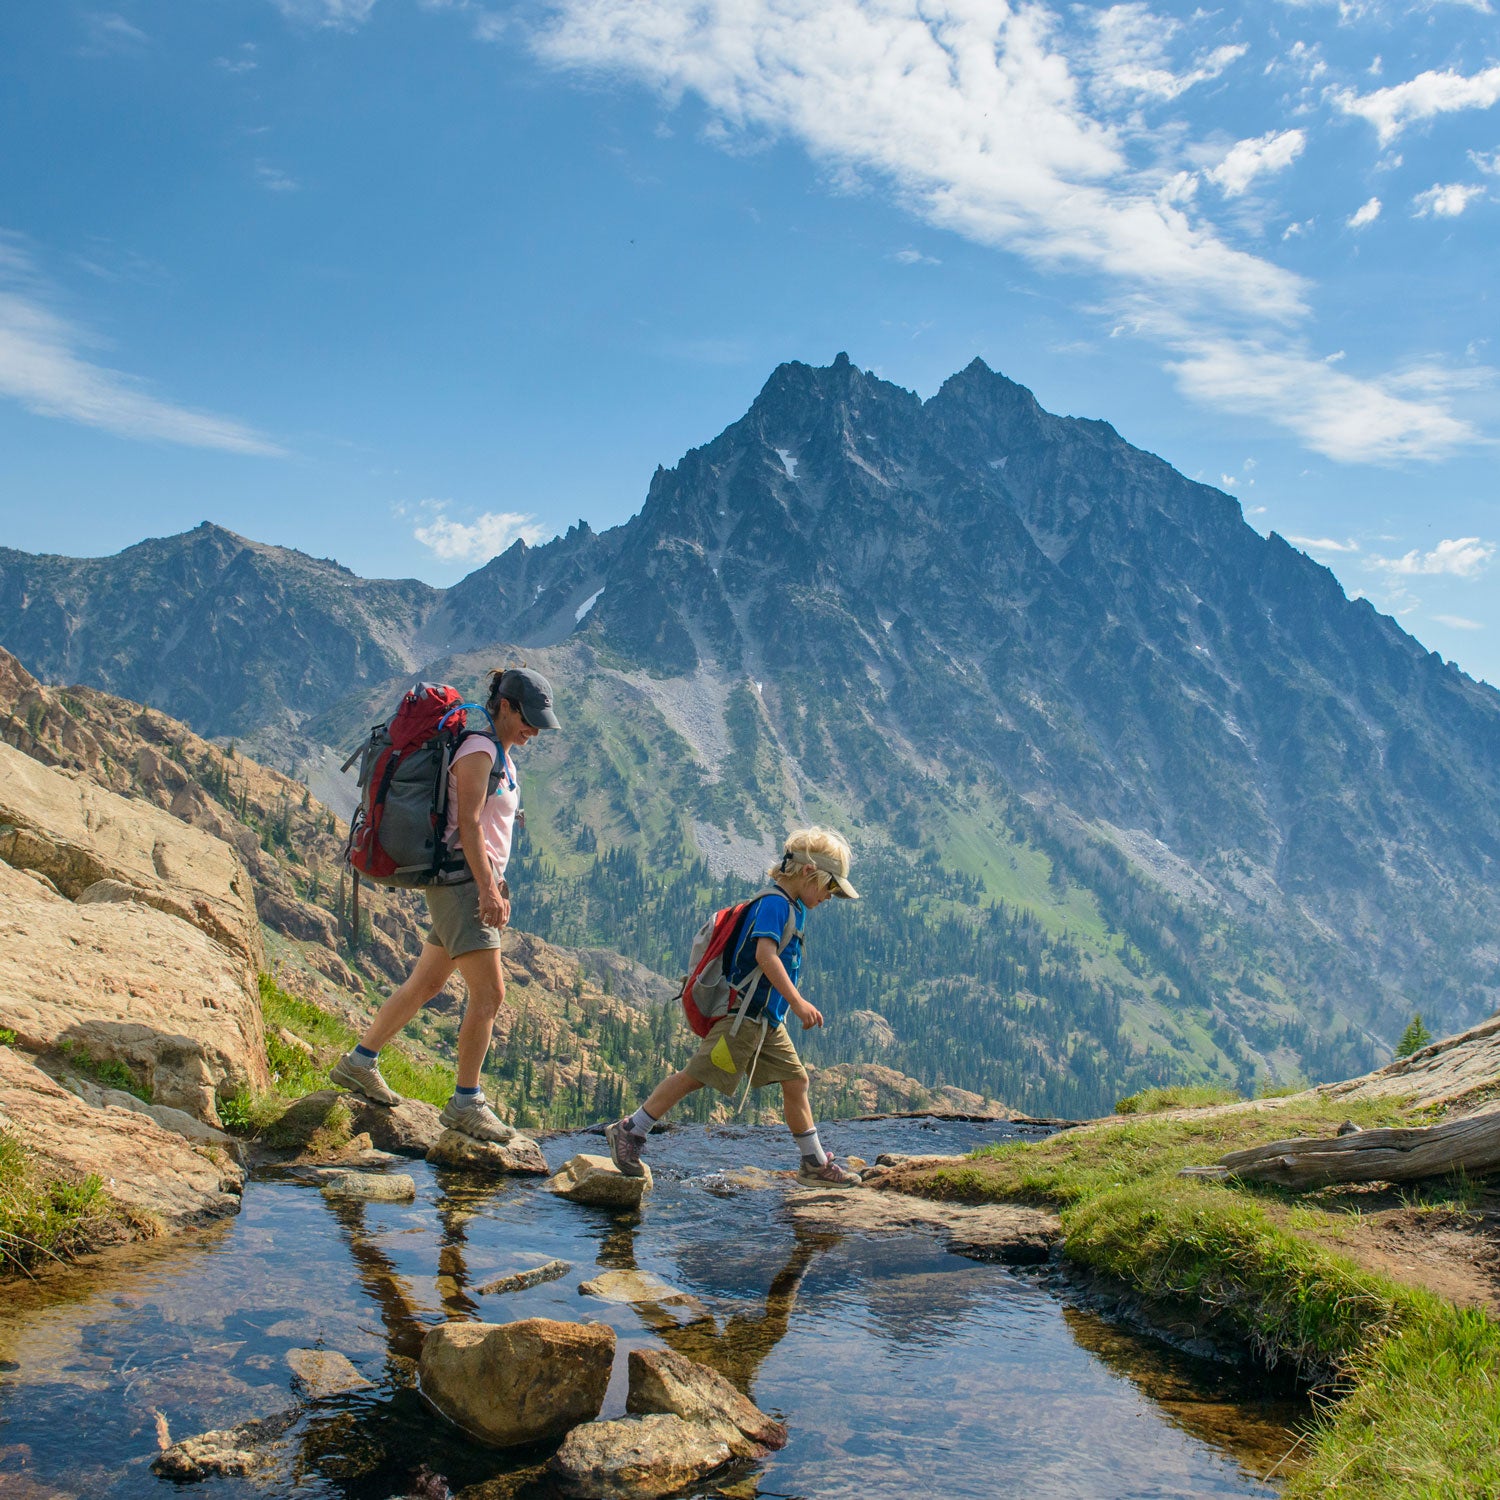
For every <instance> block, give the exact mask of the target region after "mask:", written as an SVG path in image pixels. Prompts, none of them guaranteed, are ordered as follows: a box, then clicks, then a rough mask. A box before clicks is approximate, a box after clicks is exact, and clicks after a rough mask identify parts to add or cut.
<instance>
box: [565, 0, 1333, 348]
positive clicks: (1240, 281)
mask: <svg viewBox="0 0 1500 1500" xmlns="http://www.w3.org/2000/svg"><path fill="white" fill-rule="evenodd" d="M1053 25H1054V21H1053V18H1052V17H1051V16H1050V15H1049V13H1048V12H1046V11H1044V10H1042V9H1040V8H1038V7H1029V8H1024V9H1021V8H1012V7H1010V6H1009V5H1007V4H1005V3H1003V0H998V3H994V4H980V3H978V0H948V3H947V4H927V3H925V0H922V3H919V0H887V3H885V4H883V5H880V6H869V5H862V4H859V3H857V0H741V3H736V4H733V5H731V4H728V3H723V0H720V3H710V4H702V5H693V6H683V5H679V4H674V3H670V0H554V8H553V16H552V20H551V24H550V25H548V26H547V27H546V28H545V29H544V30H543V31H542V32H540V33H539V35H538V36H537V39H536V45H537V48H538V50H539V52H540V53H541V55H542V56H543V57H545V58H547V59H549V60H550V61H552V62H553V63H555V64H557V65H559V66H565V67H572V68H578V69H583V70H587V71H592V72H602V73H613V72H624V73H626V74H629V75H631V76H634V77H636V78H639V79H641V80H643V81H645V82H647V83H648V84H651V85H652V86H654V87H655V88H657V89H658V90H660V91H661V92H662V93H663V94H665V95H666V96H667V97H668V98H669V99H676V98H678V97H680V96H681V95H682V94H683V93H686V92H689V91H691V92H693V93H696V94H698V95H699V96H700V97H701V98H703V99H704V100H705V101H706V103H707V104H708V106H709V108H710V110H711V111H712V114H713V116H714V123H715V126H716V128H717V129H718V130H719V131H720V132H723V133H724V134H725V135H726V136H727V137H729V138H736V137H739V138H743V137H745V136H747V135H751V136H753V135H754V134H755V133H757V132H763V133H767V134H769V135H771V136H780V135H791V136H794V137H797V138H798V139H800V140H801V141H802V142H803V143H804V145H805V146H806V147H807V149H808V150H809V151H810V152H811V153H812V154H813V156H814V157H816V158H817V159H818V160H819V161H820V162H822V163H824V164H826V165H829V166H831V167H833V168H834V169H836V170H840V171H845V172H852V173H854V174H856V176H860V177H862V176H863V175H864V174H867V173H868V174H874V175H876V176H877V177H880V178H883V179H885V180H886V181H888V182H889V183H890V184H891V185H892V186H893V187H894V189H895V191H896V193H897V195H898V196H899V198H900V199H901V200H902V201H903V203H904V204H905V205H906V206H907V207H908V208H909V209H911V210H912V211H913V212H914V213H916V214H917V215H918V216H920V217H921V218H923V219H924V220H926V221H927V222H928V223H931V224H935V225H937V226H939V227H941V228H944V229H948V230H951V231H954V232H956V233H959V234H962V235H964V236H966V237H967V238H969V239H972V240H975V241H978V242H979V243H982V244H986V245H991V246H994V247H997V248H1001V249H1005V250H1009V251H1011V252H1013V253H1015V254H1018V255H1021V256H1024V257H1026V258H1027V259H1029V260H1032V261H1034V262H1036V263H1037V264H1039V265H1041V266H1043V267H1046V268H1049V269H1057V270H1061V269H1070V270H1081V271H1094V272H1102V273H1104V274H1106V275H1108V276H1110V277H1114V278H1118V279H1119V280H1120V281H1121V282H1123V283H1125V284H1127V285H1131V286H1136V287H1147V288H1151V289H1153V290H1156V291H1158V292H1160V293H1161V294H1163V295H1167V296H1169V297H1170V298H1171V300H1172V302H1173V303H1174V304H1175V305H1180V304H1182V303H1183V302H1189V301H1191V302H1197V303H1199V304H1203V305H1218V306H1222V307H1228V308H1231V309H1233V310H1235V311H1237V312H1241V313H1243V312H1254V313H1255V314H1257V315H1259V316H1261V317H1270V318H1283V319H1287V318H1294V317H1297V316H1299V315H1301V313H1302V312H1303V310H1304V306H1303V285H1302V282H1301V280H1300V279H1299V278H1298V277H1296V276H1294V275H1293V274H1291V273H1290V272H1288V271H1285V270H1283V269H1282V268H1280V267H1278V266H1275V265H1273V264H1271V263H1270V262H1268V261H1265V260H1262V259H1260V258H1258V257H1256V256H1254V255H1250V254H1247V253H1245V252H1243V251H1240V250H1236V249H1234V248H1232V247H1231V246H1229V245H1228V244H1226V243H1225V242H1224V241H1223V240H1221V239H1220V238H1219V237H1218V236H1217V235H1216V234H1215V233H1214V232H1213V230H1212V229H1211V228H1209V227H1207V226H1206V225H1203V224H1201V223H1197V222H1194V221H1193V220H1191V219H1190V218H1189V217H1188V216H1187V214H1186V213H1184V212H1183V211H1182V210H1181V209H1179V208H1177V207H1175V206H1173V205H1169V204H1163V203H1161V202H1160V201H1159V200H1158V198H1157V194H1156V189H1157V187H1158V186H1159V183H1158V181H1157V180H1156V178H1155V177H1154V176H1153V175H1151V174H1149V173H1135V172H1133V171H1132V169H1131V167H1130V164H1129V162H1128V160H1127V158H1126V155H1125V152H1124V149H1123V146H1122V143H1121V140H1120V138H1119V136H1118V134H1117V133H1116V132H1115V131H1114V130H1113V129H1112V128H1111V127H1109V126H1107V125H1105V124H1103V123H1102V122H1100V121H1097V120H1095V119H1092V118H1091V117H1090V116H1089V114H1088V112H1087V111H1086V109H1085V108H1084V107H1083V104H1082V101H1081V98H1080V91H1079V86H1078V83H1077V81H1076V80H1075V78H1074V76H1073V74H1072V71H1071V70H1070V68H1069V64H1068V60H1067V58H1066V57H1065V56H1064V55H1063V54H1062V52H1061V51H1059V50H1058V49H1057V48H1056V47H1055V46H1054V45H1053V39H1052V35H1051V33H1052V29H1053Z"/></svg>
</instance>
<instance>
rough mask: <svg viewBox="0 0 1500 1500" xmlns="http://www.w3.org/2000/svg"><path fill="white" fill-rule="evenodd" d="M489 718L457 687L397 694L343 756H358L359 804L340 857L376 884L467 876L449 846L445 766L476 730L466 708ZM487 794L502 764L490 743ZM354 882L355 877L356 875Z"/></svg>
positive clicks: (459, 854)
mask: <svg viewBox="0 0 1500 1500" xmlns="http://www.w3.org/2000/svg"><path fill="white" fill-rule="evenodd" d="M471 712H477V713H479V714H482V715H483V716H484V718H485V720H486V721H487V722H488V721H489V714H488V713H487V712H486V711H485V709H484V707H483V706H482V705H481V704H478V703H466V702H464V696H463V694H462V693H460V692H459V691H458V689H457V688H452V687H449V686H448V685H447V684H446V683H441V682H419V683H418V684H417V685H416V687H414V688H412V689H411V690H410V691H409V692H408V693H407V694H406V696H405V697H404V698H403V699H402V700H401V706H400V707H399V708H398V709H397V710H396V712H395V714H394V716H393V717H392V718H391V720H390V722H389V723H388V724H377V725H375V727H374V728H373V729H372V730H371V731H370V737H369V739H368V740H367V741H366V742H365V743H364V744H363V745H361V746H360V747H359V749H358V750H356V751H355V752H354V754H353V755H351V756H350V757H349V759H348V760H346V761H345V762H344V766H343V769H344V770H346V771H347V770H348V769H349V767H350V766H352V765H353V764H354V762H355V761H356V760H357V761H359V763H360V765H359V787H360V793H361V796H360V804H359V807H358V809H357V810H356V812H355V814H354V817H353V819H352V821H351V822H350V824H349V844H348V847H347V849H346V850H345V854H344V857H345V858H346V859H347V860H348V862H349V864H350V865H351V866H352V867H353V868H354V870H355V871H356V872H357V875H363V876H364V877H365V878H366V879H368V880H372V881H374V882H375V884H377V885H394V886H424V885H453V884H457V883H458V882H460V881H464V880H468V879H470V878H472V877H471V875H470V871H469V867H468V863H467V861H466V860H465V859H464V854H463V850H462V849H449V848H448V846H447V843H446V842H445V840H444V837H443V835H444V833H445V831H446V829H447V826H448V768H449V767H450V766H451V765H452V763H453V755H454V752H455V751H456V750H457V749H458V747H459V745H460V744H462V743H463V741H464V740H466V739H469V738H470V737H471V736H473V735H476V734H484V735H488V736H489V737H490V738H493V737H494V725H493V724H492V723H491V725H490V728H489V729H470V728H469V727H468V722H469V714H470V713H471ZM496 750H497V754H496V757H495V764H494V765H493V766H492V767H491V769H490V784H489V792H488V794H487V795H490V796H493V795H494V791H495V788H496V787H497V786H498V785H499V783H500V778H501V776H502V775H503V774H505V772H504V768H505V752H504V751H503V750H501V749H500V747H499V746H498V745H497V746H496ZM356 888H357V876H356Z"/></svg>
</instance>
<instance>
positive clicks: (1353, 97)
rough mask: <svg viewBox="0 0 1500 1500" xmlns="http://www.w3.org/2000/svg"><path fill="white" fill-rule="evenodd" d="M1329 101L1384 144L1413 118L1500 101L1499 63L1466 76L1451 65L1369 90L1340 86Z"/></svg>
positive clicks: (1430, 116) (1431, 116)
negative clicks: (1362, 91)
mask: <svg viewBox="0 0 1500 1500" xmlns="http://www.w3.org/2000/svg"><path fill="white" fill-rule="evenodd" d="M1333 101H1334V103H1335V104H1337V105H1338V106H1339V108H1340V109H1342V110H1343V111H1344V113H1345V114H1350V115H1360V116H1362V117H1363V118H1364V119H1366V120H1368V121H1369V122H1370V124H1372V125H1373V126H1374V127H1375V130H1376V134H1377V135H1378V136H1379V138H1380V144H1381V145H1382V146H1385V145H1388V144H1389V143H1390V142H1391V141H1393V140H1395V138H1396V137H1397V136H1398V135H1400V134H1401V132H1402V131H1403V130H1405V129H1406V127H1407V126H1408V125H1410V124H1412V123H1413V122H1414V121H1418V120H1430V119H1432V118H1433V117H1434V116H1435V115H1441V114H1449V113H1452V112H1453V111H1454V110H1460V109H1489V108H1490V106H1491V105H1493V104H1495V103H1497V102H1500V66H1496V67H1492V68H1486V69H1485V70H1484V71H1483V72H1482V73H1475V74H1473V75H1472V76H1469V77H1465V75H1464V74H1462V73H1455V72H1453V71H1452V70H1451V69H1447V70H1445V71H1443V72H1441V73H1438V72H1434V71H1429V72H1426V73H1419V74H1418V75H1417V76H1416V77H1415V78H1413V79H1411V80H1410V82H1408V83H1397V84H1392V85H1391V87H1390V88H1385V89H1376V90H1375V91H1374V93H1371V94H1356V93H1355V92H1354V91H1353V90H1352V89H1340V90H1337V91H1336V92H1335V93H1334V95H1333Z"/></svg>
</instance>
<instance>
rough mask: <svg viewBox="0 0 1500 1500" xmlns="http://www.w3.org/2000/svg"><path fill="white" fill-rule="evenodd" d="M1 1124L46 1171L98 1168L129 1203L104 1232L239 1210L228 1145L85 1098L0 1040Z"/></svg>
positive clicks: (172, 1225)
mask: <svg viewBox="0 0 1500 1500" xmlns="http://www.w3.org/2000/svg"><path fill="white" fill-rule="evenodd" d="M0 1126H3V1127H4V1128H5V1129H8V1130H10V1131H11V1132H12V1133H13V1134H15V1135H17V1136H18V1137H19V1138H20V1140H21V1142H22V1144H23V1145H24V1146H26V1147H27V1148H28V1149H29V1150H30V1152H31V1154H32V1156H33V1158H34V1159H35V1160H36V1161H37V1162H38V1163H39V1164H40V1166H41V1167H42V1168H43V1170H44V1171H46V1172H48V1173H50V1174H53V1175H57V1176H61V1177H65V1178H72V1179H78V1178H82V1177H86V1176H88V1175H90V1174H91V1173H92V1174H97V1176H98V1177H99V1179H100V1181H101V1182H102V1183H103V1184H104V1189H105V1191H106V1192H107V1193H108V1194H109V1196H110V1197H111V1198H112V1199H114V1201H115V1202H116V1203H118V1204H119V1205H121V1207H123V1208H124V1209H125V1210H127V1214H126V1215H125V1216H124V1217H123V1218H122V1219H121V1220H119V1221H118V1222H116V1223H114V1224H112V1225H111V1226H109V1227H108V1229H107V1231H106V1233H107V1237H109V1238H116V1237H117V1238H121V1239H125V1238H131V1237H134V1236H137V1235H140V1234H150V1233H152V1232H153V1231H154V1230H155V1229H157V1228H158V1227H159V1228H162V1229H169V1230H171V1229H183V1228H187V1227H188V1226H190V1225H194V1224H200V1223H203V1222H204V1221H206V1220H211V1219H215V1218H219V1217H222V1216H223V1215H225V1214H232V1213H237V1212H238V1211H239V1206H240V1198H239V1195H240V1190H241V1188H242V1187H243V1186H244V1181H245V1176H244V1173H243V1172H242V1171H241V1170H240V1167H239V1165H238V1163H237V1162H235V1161H234V1160H233V1158H232V1157H230V1156H229V1154H228V1153H227V1152H223V1151H219V1150H217V1149H215V1148H214V1147H211V1146H208V1147H200V1146H195V1145H193V1144H192V1143H190V1142H189V1141H187V1140H185V1139H184V1138H183V1137H182V1136H181V1135H178V1134H177V1133H176V1132H174V1131H170V1130H164V1129H163V1128H162V1127H161V1126H160V1125H158V1124H157V1123H156V1121H155V1120H153V1119H151V1118H150V1116H148V1115H144V1114H138V1113H136V1112H135V1111H133V1110H128V1109H117V1108H114V1107H111V1106H105V1107H102V1108H100V1107H95V1106H91V1105H89V1104H86V1103H84V1101H83V1100H82V1099H80V1098H78V1097H77V1096H76V1095H75V1094H72V1093H69V1092H68V1090H67V1089H65V1088H63V1087H62V1086H61V1085H59V1084H57V1083H55V1082H54V1081H53V1080H52V1079H51V1078H49V1077H48V1076H47V1075H46V1074H45V1073H43V1072H42V1071H41V1069H40V1068H37V1067H35V1066H33V1064H31V1063H30V1062H28V1061H27V1060H26V1059H25V1058H24V1057H21V1056H20V1055H19V1054H18V1053H16V1052H14V1051H12V1050H11V1049H10V1048H9V1047H0Z"/></svg>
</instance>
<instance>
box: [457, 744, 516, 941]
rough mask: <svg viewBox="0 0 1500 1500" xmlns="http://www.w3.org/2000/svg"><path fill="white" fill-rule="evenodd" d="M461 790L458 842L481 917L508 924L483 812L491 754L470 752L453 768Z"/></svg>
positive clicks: (491, 922)
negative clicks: (486, 844)
mask: <svg viewBox="0 0 1500 1500" xmlns="http://www.w3.org/2000/svg"><path fill="white" fill-rule="evenodd" d="M453 779H454V783H455V786H456V788H457V791H458V841H459V843H460V844H462V845H463V851H464V858H465V859H466V860H467V861H468V864H469V873H470V874H472V875H473V877H474V880H475V883H476V884H477V885H478V886H479V920H480V921H481V922H483V923H484V924H485V925H486V926H488V927H504V926H505V924H506V923H507V922H509V921H510V902H509V901H507V900H506V899H505V897H504V895H502V894H501V891H500V883H499V881H497V880H496V879H495V872H494V870H493V869H492V868H491V867H490V856H489V851H488V850H486V849H485V847H484V833H483V831H482V830H481V829H480V826H479V815H480V813H481V812H483V811H484V804H485V801H486V799H487V798H488V797H489V793H490V760H489V757H488V756H487V755H479V754H474V755H466V756H464V758H463V759H462V760H460V761H459V762H458V763H457V764H456V765H455V766H454V767H453Z"/></svg>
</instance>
